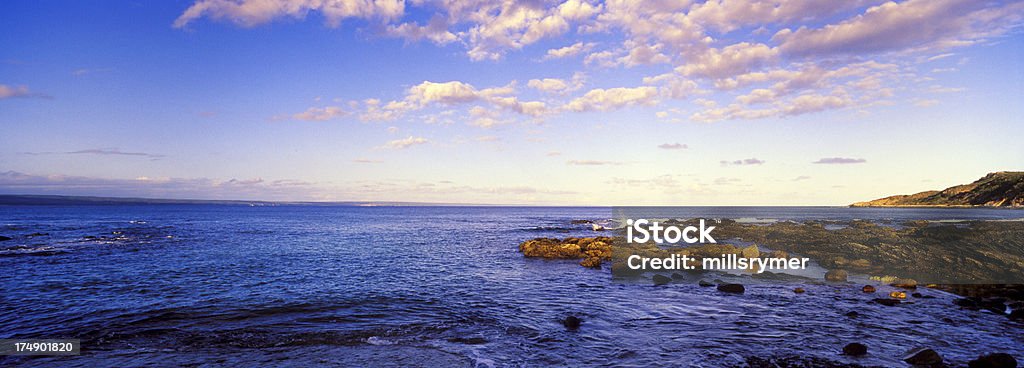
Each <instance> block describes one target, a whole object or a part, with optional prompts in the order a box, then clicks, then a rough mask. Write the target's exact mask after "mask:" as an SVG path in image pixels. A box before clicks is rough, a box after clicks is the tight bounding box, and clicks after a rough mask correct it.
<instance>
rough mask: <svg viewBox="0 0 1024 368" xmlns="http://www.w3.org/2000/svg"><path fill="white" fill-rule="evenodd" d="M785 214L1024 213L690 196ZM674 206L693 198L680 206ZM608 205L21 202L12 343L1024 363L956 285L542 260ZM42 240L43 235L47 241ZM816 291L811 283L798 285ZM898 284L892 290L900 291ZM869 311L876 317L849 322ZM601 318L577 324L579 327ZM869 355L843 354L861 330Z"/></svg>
mask: <svg viewBox="0 0 1024 368" xmlns="http://www.w3.org/2000/svg"><path fill="white" fill-rule="evenodd" d="M688 211H692V214H693V216H695V217H697V216H700V217H729V218H752V219H776V220H805V219H820V220H849V219H871V220H877V221H893V222H899V221H903V220H907V219H928V220H947V219H957V220H960V219H1012V218H1019V217H1024V216H1022V213H1021V212H1019V211H1007V210H965V209H938V210H928V209H851V208H822V207H815V208H792V207H788V208H743V207H719V208H691V209H688ZM674 213H679V212H678V211H677V212H674ZM613 217H614V215H613V210H612V209H609V208H507V207H501V208H486V207H464V208H457V207H302V206H282V207H239V206H217V205H214V206H210V205H156V206H153V205H138V206H71V207H59V206H37V207H31V206H24V207H23V206H8V207H0V235H4V236H9V237H13V238H14V239H13V240H9V241H4V242H0V269H2V270H3V276H2V279H0V280H2V281H0V301H2V302H0V338H12V337H22V338H80V339H82V341H83V349H82V350H83V355H82V356H79V357H42V358H40V357H5V358H0V363H3V364H5V365H7V364H19V363H30V364H32V365H53V366H95V365H118V366H139V365H146V366H161V365H165V366H179V365H194V364H203V363H206V364H214V365H222V364H223V365H228V364H230V365H295V366H308V365H331V364H333V365H339V366H408V365H413V366H453V365H455V366H457V365H466V366H485V367H486V366H566V365H569V366H579V365H586V366H592V365H616V366H650V365H688V366H708V367H713V366H733V365H742V363H743V362H744V361H745V360H746V358H747V357H751V356H759V357H771V356H779V357H781V356H792V355H797V356H814V357H821V358H826V359H829V360H832V361H836V362H844V363H857V364H864V365H883V366H902V365H903V364H902V362H900V361H899V357H900V355H901V354H902V353H903V352H904V351H906V350H908V349H910V348H913V347H918V346H924V347H930V348H933V349H935V350H936V351H939V352H940V353H941V354H942V355H943V356H944V357H945V358H946V360H947V361H950V362H953V363H954V364H965V362H966V361H967V360H969V359H973V358H974V357H976V356H977V355H978V354H980V353H987V352H1008V353H1011V354H1013V355H1014V356H1016V357H1017V358H1018V359H1021V358H1022V357H1024V332H1022V331H1024V326H1021V325H1020V324H1019V323H1011V322H1009V321H1008V320H1007V319H1006V318H1005V317H1003V316H998V315H995V314H993V313H991V312H987V311H968V310H960V309H958V308H956V307H955V306H953V304H952V301H953V300H954V299H955V296H953V295H949V294H946V293H942V292H939V291H936V290H927V289H925V290H921V292H922V293H925V294H927V295H932V296H935V298H934V299H916V300H909V299H908V301H912V302H914V303H913V304H912V305H900V306H896V307H885V306H880V305H876V304H869V303H867V302H868V301H869V300H870V299H871V298H873V297H875V296H869V295H865V294H863V293H861V292H860V291H859V287H857V286H856V285H852V284H851V285H825V284H808V285H804V284H799V285H797V284H793V283H788V284H787V283H773V284H769V283H761V282H757V281H754V280H750V279H749V278H748V277H745V276H735V275H733V276H728V275H711V276H706V278H708V279H713V278H722V279H726V280H736V281H742V282H744V283H747V284H748V287H747V292H746V293H745V294H743V295H730V294H724V293H719V292H717V291H715V290H714V288H701V287H699V286H697V285H696V283H695V282H685V283H674V284H670V285H666V286H660V287H655V286H651V285H646V284H620V283H615V282H613V281H612V280H611V278H610V273H609V271H608V268H607V267H606V268H605V269H604V270H600V271H598V270H590V269H585V268H582V267H580V266H578V265H577V264H576V263H575V262H574V261H545V260H537V259H524V258H523V257H522V255H521V254H520V253H518V251H517V245H518V244H519V242H521V241H523V240H526V239H530V238H534V237H540V236H554V237H565V236H570V235H573V236H582V235H587V236H592V235H594V234H595V233H594V232H593V231H592V230H591V229H590V225H589V224H571V223H570V221H571V220H573V219H592V220H607V219H610V218H613ZM33 234H36V235H33ZM795 286H802V287H804V288H805V289H806V290H807V293H805V294H794V293H793V292H792V289H793V288H794V287H795ZM879 292H880V293H879V296H880V295H881V293H882V292H885V293H887V292H888V290H887V289H886V288H880V290H879ZM849 311H858V312H859V313H860V316H859V317H857V318H850V317H846V316H845V314H846V313H847V312H849ZM570 314H572V315H577V316H580V318H582V319H583V320H584V322H583V325H582V327H581V328H580V329H578V330H574V331H573V330H567V329H566V328H564V327H563V326H562V325H561V323H560V322H559V321H560V320H561V319H562V318H564V317H565V316H567V315H570ZM855 341H856V342H862V343H864V344H865V345H867V346H868V348H869V352H870V354H869V355H868V356H866V357H861V358H852V357H845V356H841V355H839V352H840V350H841V349H842V346H843V345H845V344H846V343H849V342H855Z"/></svg>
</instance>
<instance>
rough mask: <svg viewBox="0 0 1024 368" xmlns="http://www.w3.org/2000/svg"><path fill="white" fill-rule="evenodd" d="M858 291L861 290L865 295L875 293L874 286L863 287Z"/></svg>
mask: <svg viewBox="0 0 1024 368" xmlns="http://www.w3.org/2000/svg"><path fill="white" fill-rule="evenodd" d="M860 290H861V291H863V292H865V293H873V292H875V291H876V290H877V289H875V287H874V286H871V285H864V287H862V288H860Z"/></svg>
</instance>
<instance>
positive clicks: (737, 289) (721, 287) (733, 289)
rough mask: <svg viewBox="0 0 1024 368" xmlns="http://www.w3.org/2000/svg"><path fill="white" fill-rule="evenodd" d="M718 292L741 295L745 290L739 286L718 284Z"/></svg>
mask: <svg viewBox="0 0 1024 368" xmlns="http://www.w3.org/2000/svg"><path fill="white" fill-rule="evenodd" d="M718 291H722V292H726V293H739V294H742V293H743V292H744V291H746V289H745V288H744V287H743V285H740V284H719V285H718Z"/></svg>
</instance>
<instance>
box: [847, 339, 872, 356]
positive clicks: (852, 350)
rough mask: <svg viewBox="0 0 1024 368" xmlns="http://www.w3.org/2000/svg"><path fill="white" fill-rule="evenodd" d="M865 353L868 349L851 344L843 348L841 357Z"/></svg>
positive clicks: (856, 343) (857, 344)
mask: <svg viewBox="0 0 1024 368" xmlns="http://www.w3.org/2000/svg"><path fill="white" fill-rule="evenodd" d="M867 353H868V347H867V346H864V344H861V343H858V342H852V343H849V344H846V346H844V347H843V355H850V356H861V355H864V354H867Z"/></svg>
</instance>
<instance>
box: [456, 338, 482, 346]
mask: <svg viewBox="0 0 1024 368" xmlns="http://www.w3.org/2000/svg"><path fill="white" fill-rule="evenodd" d="M448 342H453V343H457V344H466V345H481V344H486V343H487V339H485V338H483V337H453V338H450V339H448Z"/></svg>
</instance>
